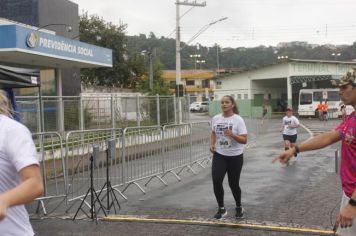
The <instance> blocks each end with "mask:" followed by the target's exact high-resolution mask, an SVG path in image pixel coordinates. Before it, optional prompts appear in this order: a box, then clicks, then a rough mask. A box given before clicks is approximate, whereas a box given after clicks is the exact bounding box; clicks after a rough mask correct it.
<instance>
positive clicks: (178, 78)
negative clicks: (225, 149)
mask: <svg viewBox="0 0 356 236" xmlns="http://www.w3.org/2000/svg"><path fill="white" fill-rule="evenodd" d="M175 4H176V94H177V96H178V117H179V119H178V122H179V123H182V101H181V99H180V97H179V94H180V91H179V89H180V87H179V85H180V84H181V63H180V62H181V59H180V51H181V47H180V25H179V20H180V18H181V16H180V13H179V6H180V5H184V6H192V7H205V6H206V2H202V3H197V1H193V2H188V0H185V1H184V2H180V1H179V0H177V1H176V3H175Z"/></svg>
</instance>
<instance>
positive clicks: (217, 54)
mask: <svg viewBox="0 0 356 236" xmlns="http://www.w3.org/2000/svg"><path fill="white" fill-rule="evenodd" d="M216 66H217V68H216V69H217V70H216V75H217V77H219V70H220V62H219V45H218V44H216Z"/></svg>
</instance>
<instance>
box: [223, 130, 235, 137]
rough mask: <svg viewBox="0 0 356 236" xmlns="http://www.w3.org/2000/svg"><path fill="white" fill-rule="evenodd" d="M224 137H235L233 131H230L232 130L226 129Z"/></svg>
mask: <svg viewBox="0 0 356 236" xmlns="http://www.w3.org/2000/svg"><path fill="white" fill-rule="evenodd" d="M224 135H225V136H229V137H232V136H233V134H232V130H230V129H224Z"/></svg>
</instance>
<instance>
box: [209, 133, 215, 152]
mask: <svg viewBox="0 0 356 236" xmlns="http://www.w3.org/2000/svg"><path fill="white" fill-rule="evenodd" d="M210 151H211V152H215V151H216V133H215V131H212V132H211V135H210Z"/></svg>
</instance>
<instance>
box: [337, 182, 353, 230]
mask: <svg viewBox="0 0 356 236" xmlns="http://www.w3.org/2000/svg"><path fill="white" fill-rule="evenodd" d="M351 198H352V199H353V200H355V201H356V189H355V190H354V192H353V194H352V196H351ZM355 217H356V206H352V205H350V204H347V205H346V206H344V207H343V208H342V209H341V211H340V213H339V215H338V216H337V219H336V226H340V227H341V228H346V227H351V226H352V222H353V220H354V219H355Z"/></svg>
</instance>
